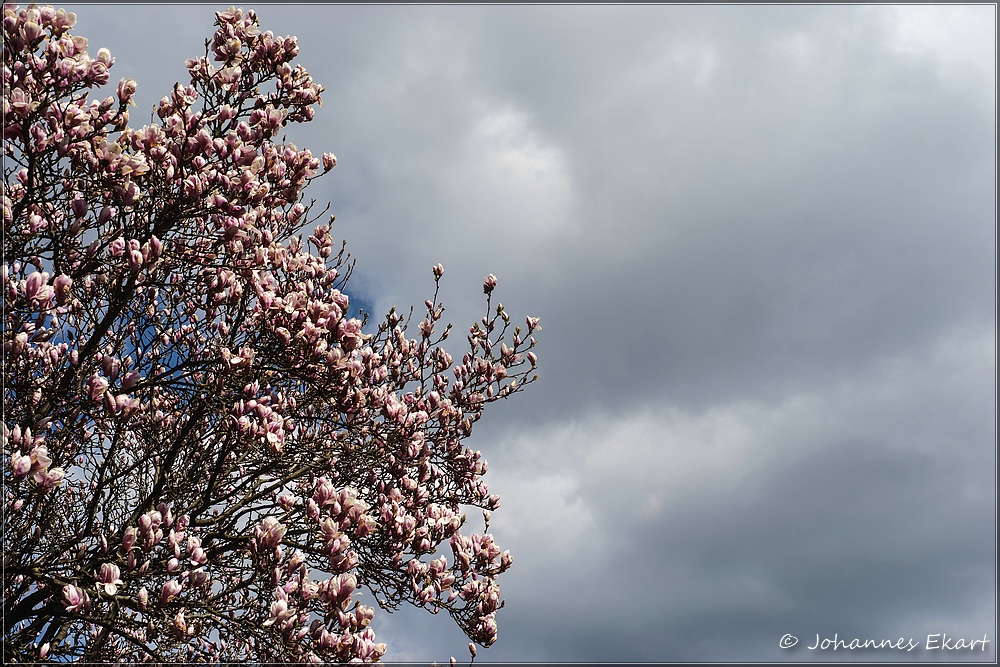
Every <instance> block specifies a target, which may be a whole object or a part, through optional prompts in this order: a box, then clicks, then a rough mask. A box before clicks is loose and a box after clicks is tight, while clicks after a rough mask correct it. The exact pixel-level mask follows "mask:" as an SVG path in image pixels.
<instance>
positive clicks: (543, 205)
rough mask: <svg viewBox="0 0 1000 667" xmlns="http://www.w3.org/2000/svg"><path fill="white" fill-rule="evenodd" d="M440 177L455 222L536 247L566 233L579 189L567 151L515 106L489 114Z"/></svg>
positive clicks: (442, 191)
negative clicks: (572, 177) (574, 183)
mask: <svg viewBox="0 0 1000 667" xmlns="http://www.w3.org/2000/svg"><path fill="white" fill-rule="evenodd" d="M481 114H482V115H481V116H480V118H479V120H478V122H477V123H475V124H474V126H473V128H472V130H471V131H470V132H469V134H468V135H467V136H466V137H465V140H464V141H463V142H462V143H461V144H459V146H458V152H457V154H455V155H453V156H451V160H450V161H449V163H447V164H445V165H442V168H441V169H440V171H438V173H437V182H436V185H437V188H438V189H439V190H440V192H441V195H442V201H443V202H445V203H446V204H447V205H449V206H450V207H452V209H453V211H454V217H455V219H456V220H461V221H463V222H464V221H475V223H476V224H477V226H479V227H488V228H490V229H491V230H493V233H495V234H502V235H503V236H505V237H508V238H510V237H515V238H516V237H522V238H523V239H524V240H529V239H530V240H531V241H532V242H533V243H535V244H539V243H542V242H545V241H546V240H549V239H551V238H553V237H554V236H555V235H557V234H561V233H565V232H566V229H567V227H568V226H569V225H570V222H571V218H570V208H571V206H572V198H573V187H572V183H571V181H570V177H569V173H568V170H567V168H566V162H565V157H564V156H563V154H562V151H561V150H560V149H559V148H558V147H557V146H554V145H552V144H551V143H548V142H546V141H545V140H544V139H543V138H542V137H541V136H540V135H539V134H538V133H537V132H535V131H534V130H533V129H532V128H531V124H530V119H529V117H528V116H527V115H526V114H525V113H524V112H522V111H519V110H517V109H516V108H513V107H510V106H500V107H499V108H489V109H483V110H482V111H481Z"/></svg>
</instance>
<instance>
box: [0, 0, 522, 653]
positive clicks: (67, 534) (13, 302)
mask: <svg viewBox="0 0 1000 667" xmlns="http://www.w3.org/2000/svg"><path fill="white" fill-rule="evenodd" d="M75 19H76V17H75V15H74V14H72V13H69V12H66V11H64V10H62V9H55V8H53V7H42V6H36V5H29V6H28V7H26V8H21V7H17V6H14V5H4V9H3V31H4V42H3V54H2V55H3V73H2V75H3V117H4V120H3V123H4V126H3V142H4V163H3V171H4V181H3V183H2V186H0V187H2V190H0V199H2V222H3V239H4V242H3V243H4V260H3V264H2V266H0V282H2V290H3V298H4V311H3V320H2V338H3V341H2V344H3V353H4V365H3V371H2V372H3V387H4V416H3V430H2V435H3V456H4V466H3V470H4V472H3V475H4V477H3V479H4V501H3V502H4V508H5V512H4V534H5V540H6V542H5V555H4V564H5V568H4V594H3V605H4V623H5V627H4V630H5V659H6V658H7V657H8V655H9V657H10V658H12V659H16V660H25V661H27V660H35V659H38V658H43V659H44V658H52V659H58V660H62V661H70V660H85V661H137V662H141V661H155V662H170V661H173V660H198V661H209V662H218V661H242V660H255V661H286V660H295V661H309V662H324V661H325V662H332V661H336V662H347V661H352V660H356V661H362V662H374V661H377V660H379V659H380V658H381V657H382V656H383V654H384V653H385V651H386V646H385V644H384V643H380V642H377V641H376V637H375V635H374V632H373V630H372V628H371V622H372V618H373V617H374V614H375V609H374V605H377V606H379V607H382V608H384V609H387V610H392V609H395V608H397V607H398V606H399V605H400V604H404V603H406V604H413V605H416V606H419V607H423V608H426V609H428V610H430V611H431V612H432V613H438V612H440V611H442V610H443V611H445V612H447V613H448V614H450V615H451V616H452V618H453V619H454V620H455V621H456V622H457V623H458V624H459V626H460V627H461V628H462V629H463V630H464V631H465V632H466V634H468V636H469V638H470V639H472V640H473V641H474V642H476V643H478V644H480V645H483V646H489V645H490V644H492V643H493V642H494V641H495V640H496V638H497V622H496V614H497V610H498V609H499V608H500V607H501V606H502V601H501V600H500V597H499V586H498V581H497V578H498V577H499V575H500V574H502V573H503V572H504V571H506V570H507V569H508V568H509V567H510V566H511V563H512V558H511V556H510V554H509V552H506V551H501V550H500V548H499V547H498V546H497V545H496V544H495V542H494V540H493V537H492V536H491V535H490V534H489V533H488V532H487V533H483V534H474V533H473V534H464V533H463V532H462V529H463V527H464V525H465V515H464V514H463V508H464V507H468V506H473V507H478V508H481V509H483V510H485V511H487V513H488V511H489V510H494V509H496V508H497V507H498V506H499V498H498V497H497V496H496V495H495V494H491V493H490V492H489V489H488V486H487V484H486V482H485V480H484V475H485V474H486V472H487V468H488V465H487V462H486V460H485V458H484V457H483V454H482V453H481V452H480V451H475V450H473V449H471V448H470V447H469V446H467V445H466V444H465V441H466V439H467V438H468V437H469V436H470V435H471V433H472V429H473V425H474V424H475V423H476V422H477V421H478V420H479V419H480V418H481V416H482V414H483V410H484V408H485V406H486V405H487V404H489V403H491V402H493V401H496V400H499V399H501V398H505V397H507V396H510V395H512V394H514V393H517V392H520V391H521V390H522V389H523V388H524V387H526V386H527V385H528V384H530V383H531V382H533V381H534V379H535V378H536V377H537V376H534V375H533V372H534V369H535V366H536V364H537V359H536V357H535V354H534V352H533V351H532V348H533V347H534V346H535V340H534V337H533V335H534V334H535V332H536V331H537V330H538V329H539V327H538V320H537V318H532V317H528V318H526V319H525V320H524V325H523V328H522V327H520V326H515V325H512V323H511V317H510V315H509V314H508V313H507V311H506V310H505V308H504V307H503V306H502V305H501V304H495V305H494V303H493V301H492V299H493V294H494V290H495V289H496V287H497V283H498V281H497V278H496V277H495V276H494V275H492V274H490V275H488V276H487V277H486V279H485V280H484V283H483V292H484V294H485V296H486V315H485V316H483V318H482V319H481V320H480V321H479V322H476V323H475V324H474V325H473V326H472V327H471V328H470V329H469V331H468V336H467V341H468V351H467V352H465V353H464V354H463V355H462V356H461V359H460V360H458V359H455V358H453V357H452V354H451V353H449V352H447V351H446V350H445V349H444V347H442V345H443V343H444V341H446V340H447V339H448V337H449V334H450V332H451V326H450V325H447V326H444V327H443V328H442V327H441V324H440V321H441V319H442V317H443V312H444V307H443V306H442V305H441V303H440V301H439V300H438V287H439V284H440V281H441V279H442V277H443V275H444V267H443V266H441V265H440V264H438V265H436V266H434V267H432V275H433V278H434V284H435V292H434V295H433V297H432V298H431V299H429V300H427V301H426V302H425V304H424V306H425V310H424V311H423V313H422V314H421V315H418V319H419V321H417V322H414V323H413V324H414V327H413V328H411V327H410V323H411V317H403V316H402V315H401V314H400V313H399V312H397V311H396V310H395V309H393V310H391V311H390V312H389V313H388V314H387V315H386V316H385V318H384V320H382V321H381V322H380V323H377V326H376V327H375V328H369V327H368V326H367V321H366V319H361V318H360V317H355V316H352V314H351V312H352V311H351V307H350V299H349V297H348V294H347V293H346V291H345V289H346V284H347V279H348V278H349V276H350V273H351V269H352V267H353V263H352V262H351V260H350V257H349V255H347V254H346V252H345V250H344V247H343V246H341V247H340V248H339V249H338V248H337V247H336V244H335V242H334V239H333V236H332V234H331V227H330V224H329V223H326V222H320V218H322V217H323V214H324V213H325V211H324V212H316V211H314V210H313V205H312V204H306V203H304V200H303V192H304V190H305V188H306V187H307V186H308V184H309V183H310V182H311V181H312V180H313V179H314V178H317V177H319V176H321V175H322V174H324V173H326V172H329V171H330V170H331V169H333V168H334V167H335V166H336V163H337V160H336V157H335V156H334V155H333V154H332V153H324V154H322V155H321V156H319V157H317V156H314V155H313V153H312V152H310V151H309V150H305V149H299V148H297V147H296V146H295V145H294V144H292V143H287V142H284V140H283V139H282V140H280V141H279V140H278V137H279V136H281V135H282V134H283V133H284V131H285V128H286V127H287V126H288V125H289V124H290V123H300V122H307V121H309V120H310V119H312V118H313V116H314V113H315V108H314V106H315V105H318V104H320V103H321V94H322V92H323V89H322V87H321V86H319V85H318V84H316V83H315V82H313V80H312V78H311V77H310V76H309V74H308V73H307V72H306V70H305V69H304V68H303V67H302V66H301V65H299V64H296V63H294V60H295V59H296V57H297V56H298V51H299V47H298V43H297V41H296V39H295V38H294V37H281V36H276V35H274V34H273V33H272V32H270V31H262V30H261V29H260V27H259V22H258V19H257V17H256V15H255V13H254V12H253V11H244V10H242V9H238V8H229V9H228V10H227V11H223V12H219V13H218V14H216V19H217V20H216V28H217V29H216V31H215V33H214V35H213V37H212V38H211V39H210V40H209V41H208V42H207V44H206V50H205V54H204V55H203V56H201V57H198V58H193V59H191V60H188V61H187V63H186V65H187V71H188V75H189V80H188V81H187V83H185V84H181V83H178V84H176V85H175V86H174V87H173V89H172V90H171V91H170V92H169V94H167V95H165V96H164V97H163V98H162V99H161V100H160V101H159V103H158V104H157V105H156V106H155V109H154V116H153V120H152V122H151V123H150V124H148V125H145V126H142V127H138V128H134V127H132V126H130V125H129V120H130V119H129V109H130V107H131V106H134V102H133V98H134V96H135V94H136V90H137V84H136V82H135V81H133V80H129V79H122V80H120V81H119V82H118V83H117V85H114V94H112V95H109V96H107V97H105V98H103V99H100V100H93V99H90V97H89V94H90V92H92V91H94V90H95V89H97V88H100V87H102V86H104V85H106V84H108V85H111V81H112V78H111V74H110V70H111V69H112V67H113V66H114V62H115V61H114V58H113V57H112V56H111V53H110V52H109V51H108V50H107V49H105V48H101V49H99V50H98V51H97V55H96V57H94V58H92V57H91V56H90V55H89V52H88V43H87V40H86V39H84V38H83V37H80V36H76V35H72V34H71V32H70V31H71V29H72V28H73V26H74V24H75ZM331 222H332V219H331ZM411 316H412V312H411ZM487 515H488V514H487ZM487 530H488V521H487ZM449 547H450V552H449Z"/></svg>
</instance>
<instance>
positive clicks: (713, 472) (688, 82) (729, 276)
mask: <svg viewBox="0 0 1000 667" xmlns="http://www.w3.org/2000/svg"><path fill="white" fill-rule="evenodd" d="M67 9H70V10H75V11H76V12H77V14H78V17H79V22H78V26H77V32H78V33H79V34H82V35H84V36H87V37H89V38H90V45H91V46H90V48H91V52H92V53H93V52H96V49H97V48H98V47H100V46H107V47H109V48H110V49H111V51H112V53H113V54H114V55H115V56H116V58H117V64H116V66H115V68H114V70H113V71H112V77H113V80H114V81H117V80H118V77H119V76H128V77H133V78H135V79H137V80H138V82H139V101H140V110H141V111H142V112H143V113H138V112H136V113H133V118H134V120H135V121H139V122H143V121H144V119H145V113H146V111H147V110H148V109H150V108H151V106H152V104H153V103H154V102H155V100H157V99H159V97H160V96H161V95H163V94H165V93H166V92H168V90H169V88H170V86H171V84H172V82H173V81H175V80H177V79H179V78H181V77H182V76H183V75H184V69H183V61H184V59H186V58H190V57H194V56H197V55H200V54H202V53H203V46H202V45H203V42H204V39H205V38H206V37H208V36H209V35H210V34H211V31H212V21H213V12H214V11H215V10H217V9H223V7H222V6H219V7H215V6H210V5H204V4H200V5H185V6H176V5H175V6H156V5H143V6H140V5H135V6H129V5H103V6H102V5H79V6H67ZM257 11H258V14H259V16H260V18H261V22H262V27H263V28H265V29H271V30H273V31H274V32H275V33H278V34H295V35H297V36H298V37H299V40H300V45H301V56H300V62H301V63H302V64H304V65H305V66H306V68H307V69H308V70H309V71H310V73H311V74H312V75H313V76H314V78H315V79H316V80H317V81H318V82H319V83H321V84H323V85H324V86H326V93H325V94H324V106H323V107H322V109H320V110H319V113H318V114H317V117H316V120H315V122H313V123H311V124H310V125H309V126H305V127H301V128H296V129H295V130H294V131H293V132H292V133H291V135H290V139H292V140H294V141H295V142H296V143H297V144H298V145H299V146H300V147H301V146H305V147H309V148H310V149H312V150H313V151H314V153H317V154H318V153H319V152H322V151H333V152H335V153H336V154H337V156H338V158H339V164H338V166H337V168H336V169H335V170H334V172H332V173H331V174H330V175H329V176H327V177H326V178H325V179H323V180H322V181H320V182H317V183H316V184H314V186H313V188H312V189H311V192H310V194H311V196H312V197H314V198H315V199H317V200H318V201H320V202H322V203H325V202H330V203H331V205H332V209H331V212H332V213H334V214H336V216H337V220H338V222H337V224H336V225H335V227H334V230H335V232H336V234H337V235H338V236H339V237H340V238H346V239H347V241H348V242H349V248H350V249H351V250H352V252H353V254H354V256H355V257H356V258H357V260H358V265H357V272H356V278H355V280H354V282H353V283H352V285H353V291H352V292H351V295H352V297H353V298H354V300H355V302H356V303H365V304H368V305H369V306H370V307H371V308H373V309H374V310H375V311H376V312H381V311H384V310H386V309H387V308H388V307H389V306H391V305H393V304H398V305H400V306H404V305H409V304H420V303H422V301H423V300H424V299H425V298H427V297H428V296H430V294H431V292H432V289H433V280H432V276H431V271H430V267H431V266H432V265H433V264H435V263H437V262H442V263H443V264H444V266H445V269H446V275H445V279H444V287H443V290H442V300H443V301H444V303H445V305H446V307H447V308H448V312H447V314H448V315H449V316H450V321H452V322H454V323H455V324H456V326H468V325H469V324H471V322H472V321H474V320H475V319H476V318H477V317H478V316H479V315H481V314H482V312H481V308H482V302H481V297H482V291H481V287H480V285H481V281H482V277H483V276H484V275H485V274H487V273H489V272H492V273H495V274H496V275H497V276H498V277H499V279H500V285H499V287H498V292H497V293H498V294H499V297H500V299H501V300H502V301H503V303H504V304H505V306H506V307H507V309H508V310H509V311H510V312H512V313H515V314H520V315H521V316H523V315H525V314H530V315H537V316H539V317H541V322H542V326H543V329H544V331H543V332H542V333H541V335H540V336H539V343H540V348H539V359H540V368H541V375H542V379H541V381H540V382H538V383H537V384H536V385H533V386H532V387H530V388H529V389H530V391H529V392H527V393H525V394H522V395H519V396H517V397H515V398H514V399H512V400H511V401H508V402H507V403H505V404H503V405H494V406H493V407H494V408H495V409H494V410H493V412H492V414H489V413H488V414H487V416H486V418H485V419H484V420H483V422H481V424H480V426H479V427H478V430H477V432H476V434H475V435H474V437H473V440H472V443H471V444H472V445H473V446H474V447H475V448H478V449H482V450H483V451H484V452H485V453H486V455H487V457H488V458H489V461H490V473H489V475H488V476H487V479H492V482H491V485H490V486H491V490H493V491H495V492H497V493H500V494H501V496H502V497H503V499H504V504H503V507H502V508H501V509H500V510H499V511H497V512H495V513H494V520H493V523H492V526H491V527H492V529H493V532H494V533H495V535H496V537H497V540H498V542H499V543H500V544H501V545H502V546H503V547H506V548H509V549H511V551H512V552H513V553H514V556H515V567H514V568H513V569H512V570H511V571H510V572H509V573H508V574H506V575H505V576H504V577H503V578H502V592H503V596H504V597H505V598H506V600H507V606H506V607H505V608H504V610H502V611H501V613H500V615H499V624H500V638H499V640H498V641H497V643H496V644H495V645H494V647H493V648H491V649H490V650H489V651H485V652H483V651H481V652H480V660H482V659H485V660H496V661H500V660H505V661H511V660H516V661H566V660H590V661H598V662H610V661H661V662H671V661H687V660H712V661H729V660H736V661H774V660H796V661H804V660H805V661H819V660H834V659H836V660H866V661H871V660H916V661H934V660H971V659H975V660H990V661H993V660H995V659H996V655H997V654H996V642H997V636H996V611H997V595H996V529H995V519H996V499H997V498H996V419H995V415H996V412H995V406H996V287H995V282H996V186H995V183H996V165H997V163H996V121H995V119H996V110H997V106H996V104H997V103H996V65H995V62H996V28H995V26H996V9H995V7H994V6H990V5H979V6H924V7H906V6H758V7H744V6H708V7H699V6H627V7H616V6H599V5H597V6H544V7H529V6H368V7H364V6H336V5H300V6H278V5H260V6H257ZM459 339H461V337H459ZM456 343H457V341H456ZM456 349H458V348H456ZM376 629H377V631H378V633H379V634H380V638H381V640H382V641H386V642H388V644H389V654H388V655H387V656H386V658H387V659H393V660H420V661H428V662H429V661H431V660H439V661H447V659H448V657H449V656H451V655H455V656H456V657H458V658H459V659H463V658H466V659H467V655H468V654H467V653H466V649H465V644H466V640H465V639H464V638H463V637H462V636H461V634H460V633H459V632H458V630H457V629H455V628H453V627H452V626H451V624H450V621H449V619H447V618H446V617H432V616H430V615H428V614H426V613H424V612H419V611H416V610H414V611H412V612H409V613H400V614H396V615H393V616H391V617H388V616H386V615H382V616H381V617H379V618H378V619H377V621H376ZM786 633H787V634H791V635H794V636H795V637H797V638H798V639H799V643H798V645H797V646H795V647H794V648H791V649H787V650H783V649H781V648H779V641H780V640H781V638H782V637H783V635H785V634H786ZM835 633H836V634H837V636H838V638H840V639H847V641H850V639H854V638H860V639H862V640H864V639H875V640H882V639H889V640H891V641H896V640H898V639H899V638H905V639H906V640H907V641H908V640H909V639H913V640H914V642H915V643H917V644H919V647H918V648H916V649H915V650H913V651H910V652H907V651H905V650H903V651H900V650H898V649H889V648H883V649H881V650H877V651H867V652H864V651H849V650H844V649H843V648H841V649H840V650H838V651H836V652H834V651H832V650H826V651H823V650H820V649H819V648H817V649H815V650H810V649H809V647H811V646H813V645H814V644H815V643H816V637H817V635H818V636H819V639H820V640H822V639H825V638H831V639H832V638H833V637H834V634H835ZM939 633H945V634H947V635H948V637H949V638H955V639H964V640H965V641H966V642H969V641H971V640H973V639H978V640H982V639H984V638H986V639H989V640H990V643H989V645H988V650H987V651H986V652H983V651H980V650H978V646H977V650H976V652H975V653H972V652H970V651H968V650H964V651H945V650H940V649H938V650H935V649H931V648H927V644H926V642H927V635H928V634H939ZM786 641H788V640H786ZM932 641H933V640H932ZM949 641H951V642H954V640H953V639H949ZM904 643H905V642H904ZM932 645H933V644H932ZM979 646H981V645H979Z"/></svg>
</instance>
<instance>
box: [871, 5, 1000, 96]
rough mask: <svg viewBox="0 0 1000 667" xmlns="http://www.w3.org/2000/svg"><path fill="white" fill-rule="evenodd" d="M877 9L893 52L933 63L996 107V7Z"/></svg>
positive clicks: (896, 7) (900, 6) (890, 7)
mask: <svg viewBox="0 0 1000 667" xmlns="http://www.w3.org/2000/svg"><path fill="white" fill-rule="evenodd" d="M872 9H874V10H877V11H880V12H882V13H883V15H884V20H885V21H886V23H887V25H888V26H889V33H890V41H889V43H890V46H891V47H892V48H893V49H894V50H896V51H897V52H900V53H906V54H910V55H915V56H930V57H932V58H934V59H935V60H937V61H938V62H939V63H940V64H941V66H942V67H943V69H944V71H945V72H947V73H948V75H949V76H951V77H956V78H959V79H960V80H961V79H964V80H965V81H966V82H968V83H971V84H973V85H977V86H981V87H982V89H983V93H984V100H985V101H986V102H987V103H995V100H996V75H997V69H996V68H997V48H996V34H997V33H996V26H997V22H996V18H997V17H996V6H995V5H988V4H987V5H975V6H970V5H890V6H883V7H877V8H872Z"/></svg>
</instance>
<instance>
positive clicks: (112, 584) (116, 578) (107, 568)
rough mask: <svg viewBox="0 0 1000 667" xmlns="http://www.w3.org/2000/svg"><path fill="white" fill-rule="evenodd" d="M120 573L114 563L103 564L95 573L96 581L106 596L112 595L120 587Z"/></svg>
mask: <svg viewBox="0 0 1000 667" xmlns="http://www.w3.org/2000/svg"><path fill="white" fill-rule="evenodd" d="M120 575H121V572H120V571H119V569H118V566H117V565H115V564H114V563H104V564H102V565H101V569H100V570H99V571H98V573H97V580H98V581H99V582H100V583H101V588H102V589H103V590H104V593H105V594H106V595H114V594H115V593H117V592H118V587H119V586H121V585H122V580H121V576H120Z"/></svg>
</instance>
